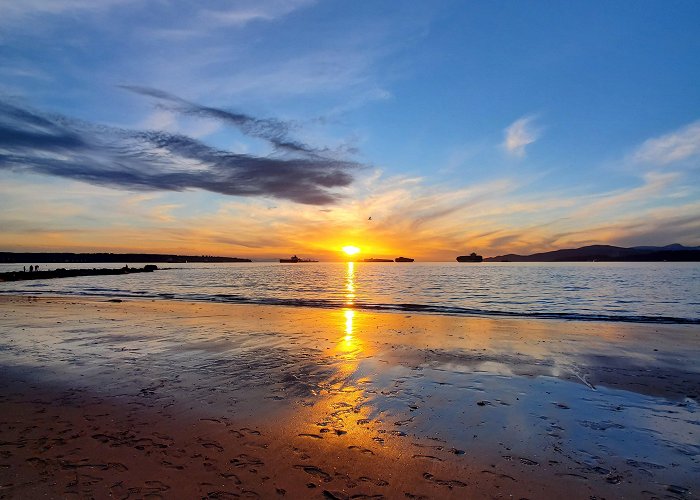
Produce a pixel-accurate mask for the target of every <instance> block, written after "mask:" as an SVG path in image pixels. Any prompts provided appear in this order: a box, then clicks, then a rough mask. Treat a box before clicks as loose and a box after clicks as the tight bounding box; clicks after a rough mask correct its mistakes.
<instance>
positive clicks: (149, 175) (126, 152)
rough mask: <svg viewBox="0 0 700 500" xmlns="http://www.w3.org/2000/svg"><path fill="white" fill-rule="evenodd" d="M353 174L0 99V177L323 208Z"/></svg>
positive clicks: (312, 161) (344, 165)
mask: <svg viewBox="0 0 700 500" xmlns="http://www.w3.org/2000/svg"><path fill="white" fill-rule="evenodd" d="M154 92H155V91H154ZM233 116H237V115H233ZM241 116H245V115H241ZM245 119H246V120H252V121H253V122H255V119H254V118H251V117H245ZM263 122H265V123H267V122H266V121H264V120H263ZM244 123H247V122H244ZM253 125H254V123H251V124H249V125H245V126H246V127H248V126H250V127H253ZM256 126H258V127H259V128H258V129H256V130H262V131H263V132H260V134H259V136H260V137H262V134H263V133H265V134H269V135H270V136H272V135H273V134H272V132H273V130H274V127H272V126H270V127H269V128H267V129H266V128H265V127H267V125H256ZM280 131H282V129H280ZM251 135H253V133H251ZM275 137H277V138H280V141H281V142H284V141H282V139H284V138H285V137H286V135H285V134H283V133H281V132H280V134H278V135H275ZM269 140H270V142H272V143H273V144H275V145H277V143H275V142H274V141H272V140H271V139H269ZM281 142H280V143H281ZM290 150H291V149H290V148H288V152H289V151H290ZM358 167H359V165H358V164H357V163H354V162H349V161H343V160H338V159H334V158H327V157H322V156H320V155H319V154H316V153H313V154H311V150H310V149H309V150H307V149H297V150H295V154H291V153H288V154H287V155H286V156H284V157H277V156H252V155H246V154H237V153H232V152H229V151H223V150H220V149H216V148H213V147H211V146H208V145H206V144H204V143H203V142H201V141H198V140H196V139H193V138H191V137H188V136H185V135H179V134H170V133H166V132H160V131H138V130H125V129H119V128H114V127H106V126H98V125H94V124H90V123H86V122H82V121H78V120H72V119H69V118H66V117H63V116H58V115H49V114H43V113H39V112H36V111H33V110H30V109H27V108H24V107H21V106H18V105H16V104H13V103H11V102H6V101H5V102H3V101H1V100H0V169H4V170H13V171H29V172H35V173H39V174H47V175H54V176H58V177H65V178H69V179H75V180H79V181H83V182H88V183H91V184H97V185H102V186H109V187H114V188H123V189H131V190H165V191H183V190H186V189H203V190H207V191H211V192H214V193H221V194H225V195H236V196H272V197H275V198H282V199H287V200H292V201H295V202H298V203H305V204H312V205H327V204H331V203H334V202H336V201H337V200H338V198H339V197H338V195H337V194H335V193H333V192H332V191H331V190H332V189H333V188H338V187H343V186H347V185H349V184H350V183H351V182H352V181H353V177H352V172H353V171H354V170H356V169H357V168H358Z"/></svg>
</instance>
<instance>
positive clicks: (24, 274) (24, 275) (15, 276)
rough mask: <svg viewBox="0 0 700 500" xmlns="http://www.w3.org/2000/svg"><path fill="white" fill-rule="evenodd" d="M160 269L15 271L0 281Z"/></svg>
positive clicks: (0, 275)
mask: <svg viewBox="0 0 700 500" xmlns="http://www.w3.org/2000/svg"><path fill="white" fill-rule="evenodd" d="M156 269H158V267H157V266H154V265H153V264H149V265H146V266H143V267H126V266H124V267H122V268H119V269H63V268H61V269H53V270H49V271H14V272H9V273H0V281H24V280H45V279H53V278H75V277H76V276H105V275H115V274H133V273H151V272H153V271H155V270H156Z"/></svg>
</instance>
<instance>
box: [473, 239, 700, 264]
mask: <svg viewBox="0 0 700 500" xmlns="http://www.w3.org/2000/svg"><path fill="white" fill-rule="evenodd" d="M484 261H486V262H591V261H601V262H663V261H669V262H700V247H686V246H683V245H680V244H678V243H674V244H673V245H666V246H664V247H654V246H640V247H630V248H624V247H616V246H611V245H590V246H585V247H581V248H570V249H564V250H554V251H552V252H542V253H535V254H532V255H518V254H513V253H510V254H507V255H499V256H498V257H488V258H486V259H484Z"/></svg>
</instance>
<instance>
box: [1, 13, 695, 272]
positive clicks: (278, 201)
mask: <svg viewBox="0 0 700 500" xmlns="http://www.w3.org/2000/svg"><path fill="white" fill-rule="evenodd" d="M0 12H2V15H0V250H3V251H76V252H102V251H108V252H132V251H139V252H166V253H178V254H189V255H192V254H193V255H225V256H236V257H247V258H253V259H274V258H279V257H288V256H289V255H291V254H298V255H300V256H304V257H313V258H318V259H322V260H334V259H338V258H339V257H340V253H339V252H340V248H342V247H343V246H345V245H355V246H358V247H360V248H361V249H362V253H361V256H363V257H389V258H394V257H397V256H399V255H405V256H409V257H414V258H416V259H419V260H436V261H442V260H445V261H453V260H454V258H455V256H457V255H463V254H465V253H470V252H472V251H475V252H477V253H479V254H482V255H484V256H495V255H500V254H505V253H522V254H527V253H533V252H538V251H548V250H553V249H558V248H573V247H579V246H583V245H589V244H612V245H620V246H634V245H666V244H670V243H682V244H685V245H700V182H699V181H700V83H699V82H700V63H698V61H700V36H699V35H700V31H698V26H700V2H696V1H693V0H685V1H681V0H671V1H669V0H663V1H652V0H643V1H638V0H634V1H624V0H620V1H616V2H607V1H582V0H573V1H552V2H539V1H527V0H523V1H517V2H516V1H509V2H506V1H484V2H476V1H466V0H465V1H447V0H445V1H437V2H424V1H402V2H395V1H382V0H372V1H369V0H367V1H356V2H340V1H333V0H328V1H323V0H318V1H314V0H286V1H282V0H255V1H252V0H251V1H247V0H241V1H231V2H218V1H206V0H205V1H198V2H195V1H190V2H185V1H178V0H154V1H137V0H101V1H99V2H96V1H94V0H23V1H21V2H18V1H16V0H0Z"/></svg>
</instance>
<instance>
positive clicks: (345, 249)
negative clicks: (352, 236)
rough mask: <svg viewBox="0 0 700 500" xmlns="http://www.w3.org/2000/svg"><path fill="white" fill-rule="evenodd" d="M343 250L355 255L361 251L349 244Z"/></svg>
mask: <svg viewBox="0 0 700 500" xmlns="http://www.w3.org/2000/svg"><path fill="white" fill-rule="evenodd" d="M343 252H345V253H346V254H348V255H355V254H356V253H360V249H359V248H357V247H354V246H352V245H348V246H346V247H343Z"/></svg>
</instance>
